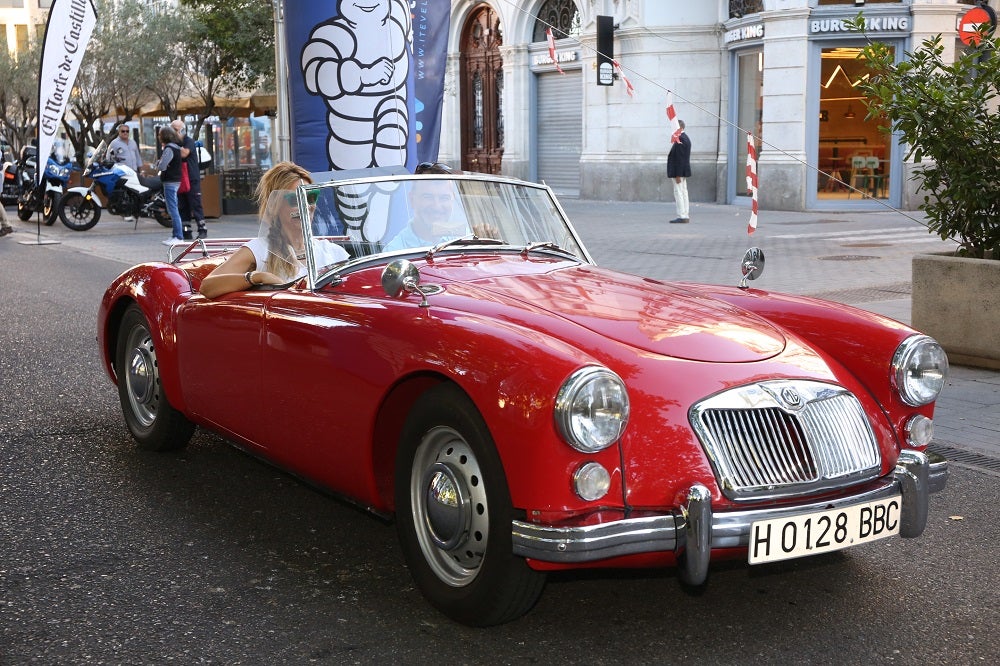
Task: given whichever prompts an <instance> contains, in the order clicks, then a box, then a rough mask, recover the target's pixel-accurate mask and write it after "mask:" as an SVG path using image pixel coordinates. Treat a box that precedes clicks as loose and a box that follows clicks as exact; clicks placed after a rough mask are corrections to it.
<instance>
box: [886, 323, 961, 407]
mask: <svg viewBox="0 0 1000 666" xmlns="http://www.w3.org/2000/svg"><path fill="white" fill-rule="evenodd" d="M947 376H948V356H947V355H946V354H945V353H944V349H942V348H941V345H939V344H938V343H937V342H935V341H934V339H933V338H929V337H927V336H926V335H914V336H912V337H909V338H907V339H906V340H903V342H902V343H900V345H899V347H897V348H896V353H895V355H894V356H893V357H892V382H893V387H894V388H895V389H896V392H897V393H899V397H900V398H902V399H903V402H905V403H906V404H908V405H910V406H912V407H920V406H921V405H926V404H929V403H931V402H934V401H935V400H936V399H937V397H938V395H939V394H940V393H941V389H942V388H944V381H945V378H947Z"/></svg>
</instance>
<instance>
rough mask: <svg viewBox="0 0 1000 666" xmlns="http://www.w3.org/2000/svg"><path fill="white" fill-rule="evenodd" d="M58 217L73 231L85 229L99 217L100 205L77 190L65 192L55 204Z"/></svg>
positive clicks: (91, 225) (90, 226)
mask: <svg viewBox="0 0 1000 666" xmlns="http://www.w3.org/2000/svg"><path fill="white" fill-rule="evenodd" d="M56 209H57V210H58V211H59V219H60V220H62V223H63V224H65V225H66V226H67V227H69V228H70V229H72V230H73V231H86V230H87V229H90V228H92V227H93V226H94V225H95V224H97V222H98V220H100V219H101V207H100V206H99V205H97V204H96V203H94V201H93V200H88V199H86V198H84V196H83V195H82V194H80V193H79V192H67V193H66V194H64V195H62V197H60V199H59V204H58V205H57V206H56Z"/></svg>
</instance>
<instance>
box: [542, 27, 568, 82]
mask: <svg viewBox="0 0 1000 666" xmlns="http://www.w3.org/2000/svg"><path fill="white" fill-rule="evenodd" d="M545 37H546V39H548V40H549V57H550V58H552V62H553V63H555V66H556V71H557V72H559V73H560V74H565V73H566V72H564V71H563V70H562V67H560V66H559V61H558V60H556V40H555V37H553V36H552V28H546V29H545Z"/></svg>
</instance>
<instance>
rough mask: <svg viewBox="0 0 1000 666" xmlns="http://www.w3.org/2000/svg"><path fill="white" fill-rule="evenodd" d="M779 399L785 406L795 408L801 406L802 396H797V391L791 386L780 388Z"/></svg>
mask: <svg viewBox="0 0 1000 666" xmlns="http://www.w3.org/2000/svg"><path fill="white" fill-rule="evenodd" d="M781 399H782V401H783V402H784V403H785V406H786V407H790V408H792V409H797V408H799V407H801V406H802V398H801V397H800V396H799V392H798V391H796V390H795V389H793V388H792V387H791V386H786V387H785V388H783V389H781Z"/></svg>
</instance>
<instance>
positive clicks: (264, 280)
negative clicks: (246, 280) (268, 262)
mask: <svg viewBox="0 0 1000 666" xmlns="http://www.w3.org/2000/svg"><path fill="white" fill-rule="evenodd" d="M286 282H288V280H282V279H281V278H280V277H278V276H277V275H275V274H274V273H269V272H267V271H250V284H252V285H254V286H258V285H262V284H285V283H286Z"/></svg>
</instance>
